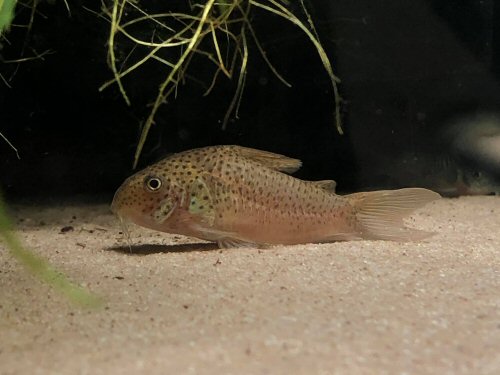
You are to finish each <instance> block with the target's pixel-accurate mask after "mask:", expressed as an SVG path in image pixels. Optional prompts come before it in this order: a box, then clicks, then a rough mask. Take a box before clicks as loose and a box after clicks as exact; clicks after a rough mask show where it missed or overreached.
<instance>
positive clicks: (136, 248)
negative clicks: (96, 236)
mask: <svg viewBox="0 0 500 375" xmlns="http://www.w3.org/2000/svg"><path fill="white" fill-rule="evenodd" d="M218 249H219V247H218V246H217V244H215V243H190V244H178V245H159V244H150V245H147V244H146V245H131V246H128V245H122V246H112V247H108V248H107V249H106V250H109V251H116V252H118V253H123V254H126V255H150V254H158V253H187V252H191V251H213V250H218Z"/></svg>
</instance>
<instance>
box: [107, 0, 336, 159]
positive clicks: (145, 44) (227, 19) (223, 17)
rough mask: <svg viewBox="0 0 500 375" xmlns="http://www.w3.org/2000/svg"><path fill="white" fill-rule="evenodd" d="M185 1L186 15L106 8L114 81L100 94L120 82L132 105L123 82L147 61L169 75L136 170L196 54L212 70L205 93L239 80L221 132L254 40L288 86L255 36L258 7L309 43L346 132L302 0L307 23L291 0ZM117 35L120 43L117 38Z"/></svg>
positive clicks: (234, 113) (118, 3)
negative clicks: (220, 82)
mask: <svg viewBox="0 0 500 375" xmlns="http://www.w3.org/2000/svg"><path fill="white" fill-rule="evenodd" d="M186 3H187V4H186V5H185V8H182V9H183V10H182V11H176V10H173V9H172V8H173V5H172V4H169V5H165V7H170V8H168V9H165V10H164V11H162V12H161V13H149V12H148V11H147V10H146V9H147V8H146V7H147V2H143V3H141V2H140V1H135V0H112V4H111V6H109V7H105V8H104V17H105V18H106V19H107V20H108V21H109V24H110V30H109V38H108V62H109V66H110V68H111V70H112V72H113V75H114V77H113V79H111V80H109V81H108V82H106V83H104V84H103V85H102V86H101V87H100V90H104V89H105V88H107V87H108V86H110V85H112V84H116V85H117V86H118V88H119V90H120V92H121V95H122V96H123V98H124V100H125V102H126V103H127V104H128V105H130V104H131V100H130V98H129V96H128V94H127V91H126V89H125V85H124V82H123V79H124V78H125V77H126V76H128V75H130V74H131V73H134V72H135V71H136V70H137V69H138V68H139V67H140V66H142V65H143V64H145V63H146V62H149V61H156V62H159V63H160V64H163V66H164V71H165V77H164V78H163V80H161V81H160V83H159V86H158V93H157V95H156V98H155V99H154V101H153V104H152V107H151V111H150V112H149V115H148V117H147V118H146V120H145V123H144V126H143V127H142V132H141V136H140V139H139V142H138V145H137V148H136V152H135V157H134V168H135V166H136V165H137V162H138V159H139V156H140V154H141V151H142V149H143V146H144V143H145V141H146V138H147V136H148V133H149V131H150V129H151V126H152V125H153V124H154V123H155V119H156V116H157V112H158V109H159V108H160V107H161V105H162V104H164V103H165V102H166V101H167V99H168V98H170V97H171V96H175V95H176V93H177V89H178V86H179V84H180V83H181V82H183V81H184V79H185V78H186V76H187V71H188V69H189V65H190V63H191V62H192V61H193V58H194V57H195V56H198V57H202V58H205V59H206V62H207V63H208V64H213V66H214V73H213V79H212V83H211V84H210V86H209V88H208V90H207V91H206V92H205V95H207V94H208V93H210V92H211V91H212V89H213V87H214V85H215V83H216V81H217V79H218V78H219V76H220V75H221V74H222V75H225V76H226V77H227V78H229V79H232V78H234V77H235V76H236V77H237V84H236V89H235V92H234V96H233V99H232V100H231V102H230V103H229V106H228V109H227V111H226V114H225V116H224V120H223V122H222V128H223V129H225V128H226V126H227V123H228V121H229V119H230V118H231V117H235V118H238V109H239V105H240V102H241V98H242V93H243V88H244V86H245V79H246V74H247V66H248V61H249V48H248V47H249V41H251V40H253V42H254V43H255V45H256V47H257V50H258V51H259V52H260V55H261V56H262V58H263V59H264V60H265V62H266V63H267V65H268V66H269V68H270V70H271V71H272V72H273V73H274V74H275V75H276V77H277V78H278V79H279V80H281V82H283V84H285V85H287V86H290V84H289V83H288V82H287V81H286V80H285V79H284V78H283V77H282V76H281V75H280V74H279V73H278V71H277V70H276V69H275V68H274V67H273V65H272V63H271V61H270V60H269V59H268V58H267V56H266V52H265V51H264V49H263V47H262V45H261V43H260V42H259V39H258V38H257V34H256V32H255V30H254V27H253V22H252V18H251V16H252V15H253V13H254V11H255V9H261V10H264V11H266V12H268V13H270V14H273V15H276V16H279V17H281V18H283V19H285V20H286V21H288V22H291V23H292V24H294V25H295V26H297V27H298V28H299V29H300V30H301V31H302V32H303V33H304V34H305V35H306V36H307V38H309V39H310V41H311V42H312V44H313V45H314V47H315V48H316V50H317V52H318V54H319V57H320V59H321V62H322V64H323V67H324V68H325V70H326V72H327V74H328V77H329V78H330V81H331V85H332V88H333V96H334V106H335V123H336V128H337V130H338V132H339V133H341V134H342V124H341V119H340V103H341V97H340V95H339V92H338V87H337V84H338V83H339V82H340V80H339V79H338V78H337V77H336V76H335V74H334V72H333V68H332V65H331V63H330V60H329V58H328V56H327V54H326V52H325V50H324V49H323V46H322V44H321V42H320V40H319V37H318V34H317V32H316V29H315V27H314V23H313V21H312V18H311V16H310V14H309V13H308V11H307V8H306V6H305V4H304V0H299V2H298V5H299V8H300V9H301V10H302V13H303V14H304V16H305V20H304V21H303V20H301V18H299V17H298V16H297V15H296V14H295V13H294V11H293V10H292V6H291V3H290V2H289V1H288V0H218V1H217V2H216V1H215V0H202V1H199V2H197V3H192V2H186ZM141 6H142V8H141ZM148 6H151V4H149V5H148ZM302 18H304V17H302ZM148 30H150V31H149V32H148ZM119 36H120V38H121V39H118V37H119ZM125 43H129V44H130V45H131V46H132V47H131V48H130V51H129V53H128V55H127V56H125V57H124V58H119V57H118V56H117V54H118V51H119V46H120V45H124V44H125ZM223 51H224V53H223ZM165 52H169V53H168V54H167V53H165ZM165 56H170V58H168V57H165ZM171 56H175V57H174V58H172V57H171Z"/></svg>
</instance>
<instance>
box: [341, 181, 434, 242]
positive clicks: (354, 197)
mask: <svg viewBox="0 0 500 375" xmlns="http://www.w3.org/2000/svg"><path fill="white" fill-rule="evenodd" d="M346 197H347V198H348V199H349V200H350V201H351V204H352V205H353V206H354V208H355V211H356V219H357V221H358V229H359V232H360V235H361V237H362V238H364V239H378V240H390V241H418V240H421V239H423V238H426V237H429V236H431V235H433V234H434V233H433V232H426V231H422V230H417V229H411V228H406V227H405V225H404V222H403V219H404V218H405V217H407V216H409V215H410V214H411V213H412V212H413V211H415V210H416V209H418V208H420V207H422V206H424V205H425V204H427V203H429V202H431V201H434V200H436V199H439V198H440V197H441V196H440V195H439V194H438V193H435V192H433V191H431V190H428V189H422V188H407V189H399V190H380V191H373V192H368V193H355V194H350V195H347V196H346Z"/></svg>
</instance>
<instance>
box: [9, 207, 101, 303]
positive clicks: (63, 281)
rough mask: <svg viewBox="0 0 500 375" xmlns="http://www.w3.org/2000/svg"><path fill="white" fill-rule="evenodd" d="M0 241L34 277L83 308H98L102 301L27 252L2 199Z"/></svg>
mask: <svg viewBox="0 0 500 375" xmlns="http://www.w3.org/2000/svg"><path fill="white" fill-rule="evenodd" d="M0 240H1V241H2V242H3V243H4V245H5V247H6V248H7V249H8V250H9V252H10V253H11V255H12V256H13V257H14V258H16V259H17V260H18V261H19V262H20V263H21V264H22V265H24V266H25V267H26V268H27V269H28V270H29V271H30V272H31V273H32V274H33V275H34V276H36V277H38V278H39V279H40V280H42V281H44V282H46V283H47V284H49V285H50V286H52V287H53V288H55V289H56V290H58V291H59V292H61V293H62V294H64V295H65V296H66V297H67V298H68V299H69V300H70V301H72V302H73V303H76V304H78V305H81V306H88V307H96V306H99V305H100V299H99V298H98V297H96V296H95V295H93V294H91V293H89V292H88V291H87V290H85V289H84V288H82V287H80V286H78V285H76V284H73V283H72V282H71V281H69V280H68V278H67V277H66V276H64V274H62V273H60V272H58V271H57V270H55V269H54V268H53V267H52V266H50V265H49V264H48V263H47V262H46V261H45V260H44V259H42V258H40V257H38V256H36V255H35V254H33V253H32V252H31V251H29V250H27V249H26V248H25V247H24V246H23V245H22V244H21V241H20V240H19V239H18V237H17V236H16V234H15V233H14V231H13V227H12V224H11V222H10V220H9V218H8V216H7V212H6V210H5V205H4V203H3V199H2V198H1V197H0Z"/></svg>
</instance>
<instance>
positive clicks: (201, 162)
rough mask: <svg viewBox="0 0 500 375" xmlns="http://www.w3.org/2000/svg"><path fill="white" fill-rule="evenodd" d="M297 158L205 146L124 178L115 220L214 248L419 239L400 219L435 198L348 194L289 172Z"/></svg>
mask: <svg viewBox="0 0 500 375" xmlns="http://www.w3.org/2000/svg"><path fill="white" fill-rule="evenodd" d="M300 166H301V162H300V160H297V159H292V158H288V157H286V156H283V155H279V154H275V153H271V152H266V151H260V150H255V149H251V148H246V147H241V146H212V147H205V148H199V149H194V150H189V151H185V152H181V153H178V154H174V155H171V156H169V157H167V158H165V159H163V160H161V161H159V162H157V163H155V164H153V165H151V166H150V167H148V168H146V169H144V170H142V171H140V172H138V173H136V174H134V175H133V176H131V177H129V178H128V179H127V180H126V181H125V182H124V183H123V184H122V186H121V187H120V188H119V189H118V191H117V192H116V194H115V196H114V199H113V203H112V205H111V209H112V211H113V212H114V213H115V214H117V215H118V216H119V217H120V218H122V219H126V220H129V221H132V222H133V223H135V224H138V225H140V226H143V227H147V228H150V229H155V230H158V231H162V232H168V233H175V234H182V235H186V236H190V237H197V238H200V239H203V240H208V241H213V242H217V243H218V244H219V246H220V247H239V246H267V245H274V244H300V243H309V242H332V241H339V240H358V239H380V240H395V241H407V240H419V239H422V238H425V237H427V236H428V235H429V234H430V233H428V232H423V231H419V230H416V229H410V228H406V227H405V226H404V223H403V218H404V217H406V216H408V215H409V214H410V213H411V212H413V211H414V210H415V209H417V208H419V207H421V206H423V205H425V204H426V203H428V202H430V201H433V200H435V199H438V198H439V194H437V193H435V192H433V191H430V190H427V189H422V188H407V189H400V190H384V191H374V192H366V193H355V194H349V195H337V194H336V193H335V185H336V184H335V181H333V180H325V181H304V180H300V179H297V178H294V177H292V176H290V175H289V173H293V172H295V171H296V170H297V169H299V168H300Z"/></svg>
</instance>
